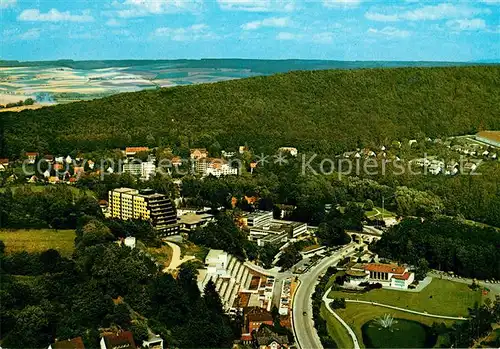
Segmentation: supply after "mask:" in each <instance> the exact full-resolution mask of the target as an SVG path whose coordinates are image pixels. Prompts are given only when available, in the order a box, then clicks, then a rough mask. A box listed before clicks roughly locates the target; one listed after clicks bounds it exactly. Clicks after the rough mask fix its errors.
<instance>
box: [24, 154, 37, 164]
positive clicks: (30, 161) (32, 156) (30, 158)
mask: <svg viewBox="0 0 500 349" xmlns="http://www.w3.org/2000/svg"><path fill="white" fill-rule="evenodd" d="M38 155H39V154H38V153H36V152H26V158H27V159H28V164H34V163H35V161H36V158H37V157H38Z"/></svg>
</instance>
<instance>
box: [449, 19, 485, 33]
mask: <svg viewBox="0 0 500 349" xmlns="http://www.w3.org/2000/svg"><path fill="white" fill-rule="evenodd" d="M446 25H447V26H448V27H449V28H451V29H453V30H457V31H462V30H480V29H486V22H485V21H484V19H480V18H474V19H455V20H449V21H448V22H446Z"/></svg>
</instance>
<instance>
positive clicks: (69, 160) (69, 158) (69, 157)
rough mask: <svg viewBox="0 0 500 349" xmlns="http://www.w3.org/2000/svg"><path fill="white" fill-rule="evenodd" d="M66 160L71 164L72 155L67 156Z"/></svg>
mask: <svg viewBox="0 0 500 349" xmlns="http://www.w3.org/2000/svg"><path fill="white" fill-rule="evenodd" d="M64 161H65V162H66V163H67V164H68V165H69V164H71V163H72V162H73V158H72V157H71V156H69V155H68V156H66V159H64Z"/></svg>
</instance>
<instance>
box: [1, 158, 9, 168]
mask: <svg viewBox="0 0 500 349" xmlns="http://www.w3.org/2000/svg"><path fill="white" fill-rule="evenodd" d="M0 166H3V167H4V168H7V167H9V159H7V158H3V159H0Z"/></svg>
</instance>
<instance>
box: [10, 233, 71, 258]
mask: <svg viewBox="0 0 500 349" xmlns="http://www.w3.org/2000/svg"><path fill="white" fill-rule="evenodd" d="M0 240H2V241H3V242H4V244H5V250H6V252H7V253H14V252H22V251H27V252H43V251H46V250H48V249H51V248H52V249H54V250H57V251H59V253H60V254H61V255H62V256H65V257H69V256H71V254H72V253H73V250H74V242H75V231H74V230H55V229H0Z"/></svg>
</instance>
